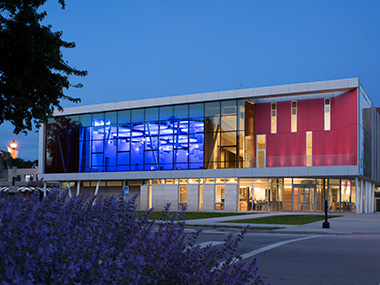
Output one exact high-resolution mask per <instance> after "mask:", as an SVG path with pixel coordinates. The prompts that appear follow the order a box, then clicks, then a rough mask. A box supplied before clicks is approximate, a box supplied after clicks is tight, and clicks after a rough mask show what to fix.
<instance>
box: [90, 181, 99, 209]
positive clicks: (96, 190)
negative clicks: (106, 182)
mask: <svg viewBox="0 0 380 285" xmlns="http://www.w3.org/2000/svg"><path fill="white" fill-rule="evenodd" d="M99 186H100V180H98V183H96V188H95V193H94V196H95V198H94V202H92V205H93V206H94V205H95V202H96V196H97V195H98V193H99Z"/></svg>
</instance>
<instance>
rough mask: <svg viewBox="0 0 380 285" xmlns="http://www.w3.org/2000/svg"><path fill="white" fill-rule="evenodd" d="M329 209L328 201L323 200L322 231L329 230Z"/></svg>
mask: <svg viewBox="0 0 380 285" xmlns="http://www.w3.org/2000/svg"><path fill="white" fill-rule="evenodd" d="M328 209H329V201H328V200H325V221H324V222H323V224H322V229H329V228H330V223H329V222H328V221H327V212H328Z"/></svg>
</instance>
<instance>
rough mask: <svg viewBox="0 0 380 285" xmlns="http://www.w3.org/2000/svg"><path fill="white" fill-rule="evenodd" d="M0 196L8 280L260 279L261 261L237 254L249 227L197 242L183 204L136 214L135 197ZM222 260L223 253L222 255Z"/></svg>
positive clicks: (2, 266)
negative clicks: (156, 214) (210, 242)
mask: <svg viewBox="0 0 380 285" xmlns="http://www.w3.org/2000/svg"><path fill="white" fill-rule="evenodd" d="M93 202H94V201H92V200H91V199H89V196H88V195H80V196H79V197H74V198H70V199H69V198H68V197H65V196H62V194H59V193H58V192H53V193H50V194H49V195H48V197H46V198H45V199H43V200H42V201H40V200H39V196H38V195H32V196H30V197H28V198H27V199H23V197H22V196H21V195H16V196H10V195H3V196H1V197H0V280H2V282H3V284H7V283H12V284H103V283H110V284H245V283H250V284H261V283H262V280H261V278H260V277H259V276H258V275H257V266H256V261H255V260H253V261H252V262H250V263H245V262H242V261H240V262H236V261H239V260H240V257H239V256H238V255H237V254H236V248H237V245H238V243H239V241H241V239H242V238H243V236H244V233H245V231H246V229H244V230H243V231H242V232H241V233H240V234H239V235H237V236H236V237H233V236H231V235H230V236H228V237H227V238H226V243H225V244H224V246H214V247H211V246H209V247H206V248H203V249H201V248H200V247H199V246H197V245H196V241H197V238H198V236H199V234H200V232H201V230H197V231H193V232H192V233H191V234H186V233H185V228H186V225H185V222H184V221H183V220H181V215H182V214H183V212H179V213H178V214H175V215H172V216H170V214H169V207H170V205H168V206H167V207H166V209H165V211H164V218H163V219H162V221H160V222H159V223H157V222H155V221H149V220H148V219H149V214H150V212H149V211H147V212H146V213H145V214H144V215H143V217H142V218H137V214H136V197H132V198H131V199H130V200H129V201H127V202H126V201H124V199H123V198H122V197H121V196H118V197H116V196H112V197H102V196H99V197H97V198H96V202H95V203H93ZM222 261H226V262H223V263H221V262H222Z"/></svg>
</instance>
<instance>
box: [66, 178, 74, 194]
mask: <svg viewBox="0 0 380 285" xmlns="http://www.w3.org/2000/svg"><path fill="white" fill-rule="evenodd" d="M66 183H67V188H68V189H69V197H70V198H71V197H73V195H72V194H71V186H70V182H69V181H67V182H66Z"/></svg>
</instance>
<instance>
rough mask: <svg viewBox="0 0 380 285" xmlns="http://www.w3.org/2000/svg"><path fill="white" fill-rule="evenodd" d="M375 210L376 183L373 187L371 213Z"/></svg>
mask: <svg viewBox="0 0 380 285" xmlns="http://www.w3.org/2000/svg"><path fill="white" fill-rule="evenodd" d="M374 212H375V183H372V187H371V213H374Z"/></svg>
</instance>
